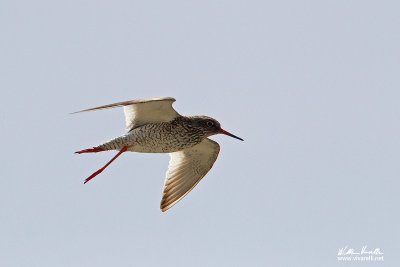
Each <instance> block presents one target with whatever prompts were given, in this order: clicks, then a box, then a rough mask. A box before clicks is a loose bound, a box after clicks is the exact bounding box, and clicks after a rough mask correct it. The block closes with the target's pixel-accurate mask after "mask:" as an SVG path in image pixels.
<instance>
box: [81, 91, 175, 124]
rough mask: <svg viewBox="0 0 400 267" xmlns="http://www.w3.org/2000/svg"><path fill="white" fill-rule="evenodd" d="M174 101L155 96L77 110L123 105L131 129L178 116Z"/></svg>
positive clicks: (170, 98)
mask: <svg viewBox="0 0 400 267" xmlns="http://www.w3.org/2000/svg"><path fill="white" fill-rule="evenodd" d="M175 101H176V100H175V99H174V98H172V97H155V98H148V99H140V100H131V101H124V102H118V103H114V104H109V105H104V106H100V107H95V108H90V109H85V110H81V111H78V112H86V111H93V110H100V109H106V108H115V107H124V113H125V120H126V128H127V129H132V128H135V127H138V126H141V125H144V124H147V123H152V122H167V121H171V120H173V119H175V118H176V117H178V116H180V115H179V114H178V113H177V112H176V111H175V109H174V108H173V107H172V103H174V102H175ZM78 112H75V113H78Z"/></svg>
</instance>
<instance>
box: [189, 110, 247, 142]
mask: <svg viewBox="0 0 400 267" xmlns="http://www.w3.org/2000/svg"><path fill="white" fill-rule="evenodd" d="M192 121H193V125H194V126H195V127H196V128H197V129H199V130H200V131H202V132H203V134H204V135H205V136H206V137H208V136H212V135H215V134H226V135H229V136H231V137H233V138H236V139H239V140H241V141H244V140H243V139H242V138H240V137H237V136H236V135H233V134H231V133H229V132H227V131H225V130H223V129H222V128H221V124H220V123H219V122H218V121H217V120H216V119H213V118H210V117H207V116H195V117H192Z"/></svg>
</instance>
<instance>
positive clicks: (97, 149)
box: [75, 147, 105, 154]
mask: <svg viewBox="0 0 400 267" xmlns="http://www.w3.org/2000/svg"><path fill="white" fill-rule="evenodd" d="M101 151H105V150H104V149H102V148H98V147H94V148H88V149H84V150H81V151H76V152H75V153H77V154H82V153H97V152H101Z"/></svg>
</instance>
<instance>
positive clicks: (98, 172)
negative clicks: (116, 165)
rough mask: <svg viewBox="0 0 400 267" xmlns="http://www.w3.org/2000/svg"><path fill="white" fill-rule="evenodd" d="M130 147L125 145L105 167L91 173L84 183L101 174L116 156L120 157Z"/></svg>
mask: <svg viewBox="0 0 400 267" xmlns="http://www.w3.org/2000/svg"><path fill="white" fill-rule="evenodd" d="M127 149H128V146H124V147H123V148H122V149H121V150H120V151H119V152H118V154H117V155H115V157H113V158H112V159H111V160H110V161H109V162H108V163H107V164H106V165H104V167H103V168H101V169H99V170H98V171H96V172H94V173H93V174H92V175H90V176H89V177H88V178H87V179H86V180H85V182H84V184H86V183H87V182H89V181H90V180H91V179H93V178H94V177H96V176H97V175H99V174H100V173H101V172H102V171H104V170H105V168H107V166H108V165H110V164H111V162H113V161H114V160H115V159H116V158H118V157H119V156H120V155H121V154H122V153H124V152H125V151H126V150H127ZM95 152H99V151H95Z"/></svg>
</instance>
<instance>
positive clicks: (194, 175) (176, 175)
mask: <svg viewBox="0 0 400 267" xmlns="http://www.w3.org/2000/svg"><path fill="white" fill-rule="evenodd" d="M218 154H219V145H218V143H217V142H214V141H212V140H210V139H208V138H206V139H204V140H203V141H201V143H199V144H197V145H195V146H193V147H191V148H188V149H184V150H182V151H178V152H174V153H170V156H171V160H170V162H169V166H168V171H167V177H166V180H165V184H164V192H163V197H162V200H161V210H162V211H163V212H164V211H166V210H168V209H169V208H171V207H172V206H173V205H175V204H176V203H177V202H178V201H179V200H181V199H182V198H183V197H185V196H186V195H187V194H188V193H189V192H190V191H191V190H192V189H193V188H194V187H195V186H196V185H197V184H198V183H199V182H200V180H201V179H202V178H203V177H204V176H205V175H206V174H207V173H208V171H209V170H210V169H211V167H212V166H213V165H214V162H215V161H216V160H217V157H218Z"/></svg>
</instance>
